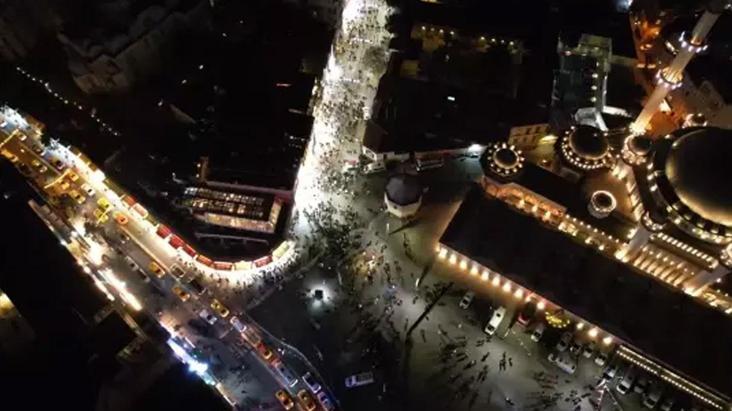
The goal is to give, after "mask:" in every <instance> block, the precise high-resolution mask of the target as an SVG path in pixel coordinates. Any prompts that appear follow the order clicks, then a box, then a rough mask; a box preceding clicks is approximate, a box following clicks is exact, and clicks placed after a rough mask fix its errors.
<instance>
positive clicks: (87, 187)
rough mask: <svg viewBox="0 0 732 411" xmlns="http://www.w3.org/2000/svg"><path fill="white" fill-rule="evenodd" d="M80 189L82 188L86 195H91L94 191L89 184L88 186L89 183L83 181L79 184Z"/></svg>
mask: <svg viewBox="0 0 732 411" xmlns="http://www.w3.org/2000/svg"><path fill="white" fill-rule="evenodd" d="M81 189H82V190H84V192H85V193H86V194H87V195H88V196H89V197H91V196H93V195H94V193H95V191H94V189H93V188H91V186H90V185H89V184H87V183H84V184H82V185H81Z"/></svg>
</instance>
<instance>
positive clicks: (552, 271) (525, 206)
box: [437, 125, 732, 410]
mask: <svg viewBox="0 0 732 411" xmlns="http://www.w3.org/2000/svg"><path fill="white" fill-rule="evenodd" d="M626 136H627V134H625V135H623V134H622V133H620V132H615V131H612V130H611V131H609V132H602V131H601V130H599V129H597V128H594V127H591V126H588V125H580V126H575V127H572V128H570V129H568V130H566V131H565V132H562V133H558V136H557V137H555V138H554V139H543V140H541V141H540V142H539V143H538V144H537V147H536V148H534V149H528V150H527V151H522V150H521V149H519V148H517V147H516V146H515V145H512V144H509V143H495V144H492V145H489V146H488V147H487V148H486V150H485V152H484V154H483V156H482V157H481V165H482V168H483V172H484V175H483V177H482V179H481V180H480V183H479V185H476V186H475V187H474V188H473V189H472V190H471V191H470V193H469V194H468V195H467V196H466V198H465V199H464V201H463V203H462V205H461V206H460V208H459V209H458V211H457V212H456V214H455V215H454V216H453V219H452V221H451V222H450V224H449V225H448V227H447V228H446V230H445V232H444V233H443V235H442V237H441V239H440V244H439V245H438V246H437V256H438V259H439V260H441V261H443V263H444V264H447V265H454V266H455V268H456V269H459V270H464V271H465V273H466V274H468V275H476V276H480V278H481V279H483V280H484V281H486V286H501V287H504V289H508V290H509V291H512V292H514V291H515V292H516V293H519V292H520V293H521V295H528V294H531V293H533V294H535V295H536V296H537V297H538V298H541V299H542V301H544V304H546V305H547V306H551V307H557V308H558V309H563V310H565V311H566V312H567V313H568V315H569V316H571V317H573V318H575V320H576V321H577V322H583V323H589V324H592V325H594V326H595V329H596V330H598V331H596V332H595V334H598V335H606V336H607V338H609V339H611V340H613V341H615V342H617V343H618V347H617V349H616V355H618V356H620V357H622V358H624V359H626V360H628V361H630V362H632V363H635V364H637V365H638V366H639V367H642V368H644V369H646V370H648V371H649V372H651V373H652V374H655V375H657V376H658V377H659V378H660V379H662V380H664V381H666V382H668V383H669V384H672V385H674V386H676V387H677V388H679V389H680V390H682V391H683V392H685V393H687V394H689V395H690V396H691V397H694V398H696V399H697V400H699V401H700V402H702V403H705V404H706V405H709V406H711V407H712V409H719V410H729V409H730V407H732V402H730V401H731V399H732V380H730V379H729V378H727V375H726V372H727V371H726V370H728V369H730V367H732V352H730V351H729V349H728V347H727V344H728V342H729V341H732V334H730V332H731V331H730V327H728V326H727V324H729V321H730V315H732V299H730V298H729V296H728V295H727V294H725V293H724V292H723V291H721V290H720V289H718V288H717V287H716V285H717V283H718V282H719V281H723V279H724V277H725V276H726V274H727V273H729V271H730V268H731V267H732V264H730V263H731V262H732V258H731V257H730V251H732V246H730V245H729V244H731V243H732V238H731V237H730V234H729V230H730V227H731V226H732V225H731V224H730V223H731V222H732V219H730V216H732V214H731V213H732V192H730V189H729V186H728V184H727V182H726V178H727V176H728V174H729V173H726V172H725V170H726V169H727V168H728V164H730V163H731V162H732V143H731V142H732V131H729V130H723V129H718V128H708V127H691V128H685V129H680V130H677V131H676V132H674V133H672V134H670V135H668V136H667V137H666V138H664V139H662V140H657V141H652V140H650V139H648V138H645V137H628V138H626ZM516 256H521V257H520V258H516ZM593 338H594V337H593ZM702 352H704V353H705V354H704V355H700V353H702Z"/></svg>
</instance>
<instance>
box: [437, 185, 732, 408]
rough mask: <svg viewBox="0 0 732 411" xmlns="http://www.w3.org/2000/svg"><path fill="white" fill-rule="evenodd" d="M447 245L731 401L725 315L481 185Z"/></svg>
mask: <svg viewBox="0 0 732 411" xmlns="http://www.w3.org/2000/svg"><path fill="white" fill-rule="evenodd" d="M440 241H441V243H443V244H445V245H446V246H448V247H450V248H452V249H454V250H456V251H457V252H459V253H461V254H463V255H466V256H469V257H470V258H471V259H473V260H475V261H477V262H478V263H480V264H482V265H484V266H486V267H488V268H490V269H492V270H494V271H496V272H498V273H500V274H501V275H503V276H505V277H507V278H508V279H510V280H511V281H513V282H516V283H517V284H519V285H521V286H523V287H526V288H528V289H530V290H533V291H535V292H536V293H538V294H540V295H542V296H544V297H545V298H547V299H548V300H550V301H552V302H554V303H555V304H558V305H560V306H562V307H564V308H565V309H567V310H568V311H571V312H572V313H574V314H576V315H578V316H580V317H582V318H584V319H586V320H587V321H590V322H592V323H594V324H596V325H597V326H599V327H601V328H603V329H605V330H607V331H609V332H610V333H612V334H614V335H616V336H617V337H619V338H620V339H622V340H624V341H627V342H628V343H630V344H631V345H633V346H635V347H637V348H638V349H640V350H642V351H643V352H645V353H646V354H647V355H649V356H651V357H654V358H655V359H656V360H658V361H660V362H662V363H665V364H668V365H670V366H671V367H672V368H674V369H676V370H678V371H679V372H681V373H684V374H686V375H688V376H690V377H692V378H694V379H696V380H698V381H701V382H703V383H704V384H706V385H708V386H710V387H712V388H713V389H715V390H717V391H719V392H722V393H724V394H727V395H732V380H731V379H730V378H729V375H728V373H727V370H729V369H730V368H732V351H731V350H729V347H728V344H729V341H732V327H729V326H728V324H729V323H728V322H729V318H728V317H727V316H725V315H724V314H723V313H721V312H719V311H717V310H713V309H708V308H707V307H705V306H703V305H700V304H698V303H697V302H696V301H695V300H694V299H692V298H691V297H689V296H687V295H685V294H684V293H681V292H678V291H676V290H673V289H671V288H668V287H666V286H664V285H659V284H658V282H657V281H655V280H654V279H652V278H648V277H646V276H643V275H640V274H638V273H636V272H634V271H633V270H632V269H631V268H630V267H629V266H627V265H625V264H622V263H620V262H618V261H616V260H614V259H609V258H607V257H605V256H604V255H602V254H599V253H597V252H596V251H595V250H594V249H593V248H590V247H584V246H582V245H580V244H578V243H575V242H574V241H573V240H572V239H571V238H570V237H568V236H566V235H565V234H563V233H560V232H557V231H554V230H551V229H549V228H547V227H546V226H544V225H542V224H541V222H540V221H538V220H536V219H534V218H532V217H530V216H527V215H524V214H521V213H519V212H517V211H514V210H513V209H511V208H509V206H507V205H506V204H504V203H502V202H500V201H498V200H492V199H487V198H485V197H484V195H483V194H482V191H481V190H480V189H478V188H477V187H476V188H474V189H473V190H471V191H470V192H469V193H468V195H467V197H466V198H465V200H464V201H463V203H462V205H461V207H460V209H459V210H458V211H457V213H456V214H455V216H454V217H453V219H452V221H451V222H450V224H449V226H448V227H447V229H446V230H445V232H444V233H443V235H442V238H441V240H440ZM516 255H521V256H522V257H521V258H515V256H516ZM640 310H642V311H643V314H642V315H639V311H640ZM726 325H727V326H726ZM700 353H705V355H700Z"/></svg>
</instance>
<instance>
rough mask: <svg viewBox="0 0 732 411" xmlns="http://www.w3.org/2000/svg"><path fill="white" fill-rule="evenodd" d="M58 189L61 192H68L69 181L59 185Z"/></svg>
mask: <svg viewBox="0 0 732 411" xmlns="http://www.w3.org/2000/svg"><path fill="white" fill-rule="evenodd" d="M58 187H59V188H60V189H61V191H66V190H68V189H69V187H70V186H69V182H68V181H62V182H61V184H59V185H58Z"/></svg>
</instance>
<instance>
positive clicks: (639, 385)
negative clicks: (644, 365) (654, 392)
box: [633, 375, 648, 394]
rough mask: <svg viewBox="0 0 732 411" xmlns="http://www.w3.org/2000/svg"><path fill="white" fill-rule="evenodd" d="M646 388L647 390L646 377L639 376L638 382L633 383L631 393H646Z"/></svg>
mask: <svg viewBox="0 0 732 411" xmlns="http://www.w3.org/2000/svg"><path fill="white" fill-rule="evenodd" d="M646 388H648V377H646V376H645V375H641V376H640V377H639V378H638V381H637V382H636V383H635V386H634V387H633V391H634V392H637V393H638V394H643V393H645V392H646Z"/></svg>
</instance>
